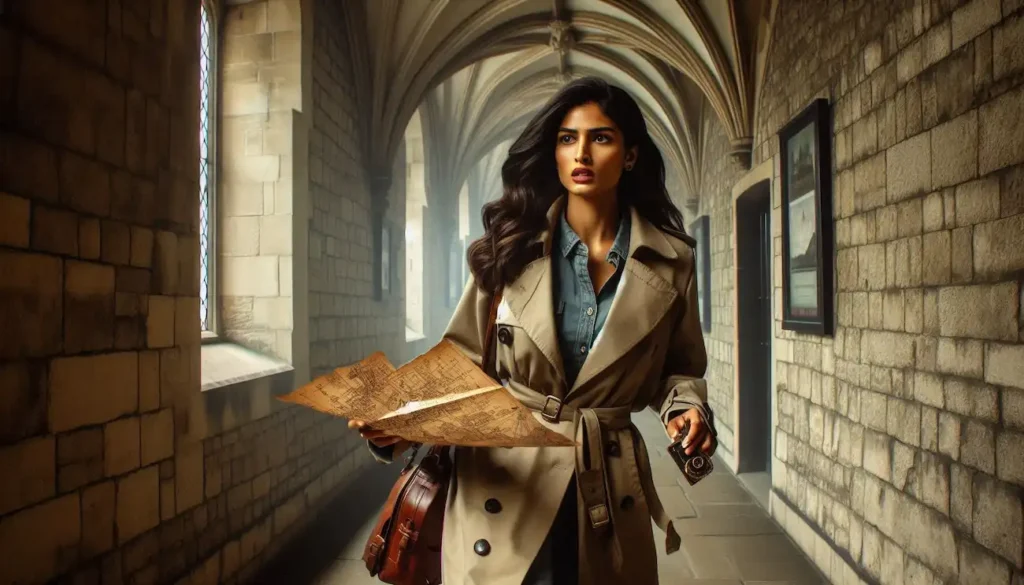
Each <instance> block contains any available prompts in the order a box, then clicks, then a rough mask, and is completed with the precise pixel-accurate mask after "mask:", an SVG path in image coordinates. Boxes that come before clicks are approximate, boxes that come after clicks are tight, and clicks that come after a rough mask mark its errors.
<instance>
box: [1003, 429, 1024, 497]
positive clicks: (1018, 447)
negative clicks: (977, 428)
mask: <svg viewBox="0 0 1024 585" xmlns="http://www.w3.org/2000/svg"><path fill="white" fill-rule="evenodd" d="M1021 454H1024V433H1015V432H1013V431H999V434H998V435H997V436H996V476H997V477H998V478H999V479H1001V480H1003V481H1006V482H1010V483H1015V484H1017V485H1024V457H1021Z"/></svg>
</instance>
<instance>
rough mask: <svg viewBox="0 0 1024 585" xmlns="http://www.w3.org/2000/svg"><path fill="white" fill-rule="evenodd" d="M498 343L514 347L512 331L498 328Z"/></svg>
mask: <svg viewBox="0 0 1024 585" xmlns="http://www.w3.org/2000/svg"><path fill="white" fill-rule="evenodd" d="M498 341H500V342H501V343H502V345H512V330H511V329H509V328H508V327H498Z"/></svg>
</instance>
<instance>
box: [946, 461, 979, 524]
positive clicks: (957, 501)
mask: <svg viewBox="0 0 1024 585" xmlns="http://www.w3.org/2000/svg"><path fill="white" fill-rule="evenodd" d="M974 475H975V472H974V471H973V470H971V469H970V468H968V467H964V466H963V465H960V464H958V463H951V464H950V466H949V506H950V518H951V519H952V520H953V525H954V526H956V528H957V530H961V531H963V532H966V533H968V534H970V533H971V530H972V526H973V514H974V495H973V494H974V487H973V485H974Z"/></svg>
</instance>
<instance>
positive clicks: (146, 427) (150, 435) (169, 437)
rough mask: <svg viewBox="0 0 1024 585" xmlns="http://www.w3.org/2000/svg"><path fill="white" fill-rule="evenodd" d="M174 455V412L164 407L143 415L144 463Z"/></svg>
mask: <svg viewBox="0 0 1024 585" xmlns="http://www.w3.org/2000/svg"><path fill="white" fill-rule="evenodd" d="M172 456H174V412H173V411H172V410H171V409H164V410H160V411H157V412H155V413H152V414H146V415H143V416H142V465H144V466H145V465H149V464H151V463H155V462H157V461H160V460H162V459H166V458H168V457H172Z"/></svg>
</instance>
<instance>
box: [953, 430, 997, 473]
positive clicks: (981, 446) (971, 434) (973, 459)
mask: <svg viewBox="0 0 1024 585" xmlns="http://www.w3.org/2000/svg"><path fill="white" fill-rule="evenodd" d="M962 430H963V434H962V436H961V437H960V441H961V443H960V461H961V462H962V463H963V464H964V465H969V466H971V467H973V468H975V469H978V470H981V471H984V472H985V473H988V474H989V475H995V472H996V445H995V434H994V433H993V431H992V428H991V427H989V426H987V425H984V424H982V423H980V422H978V421H975V420H970V419H968V420H965V421H964V422H963V424H962Z"/></svg>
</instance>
